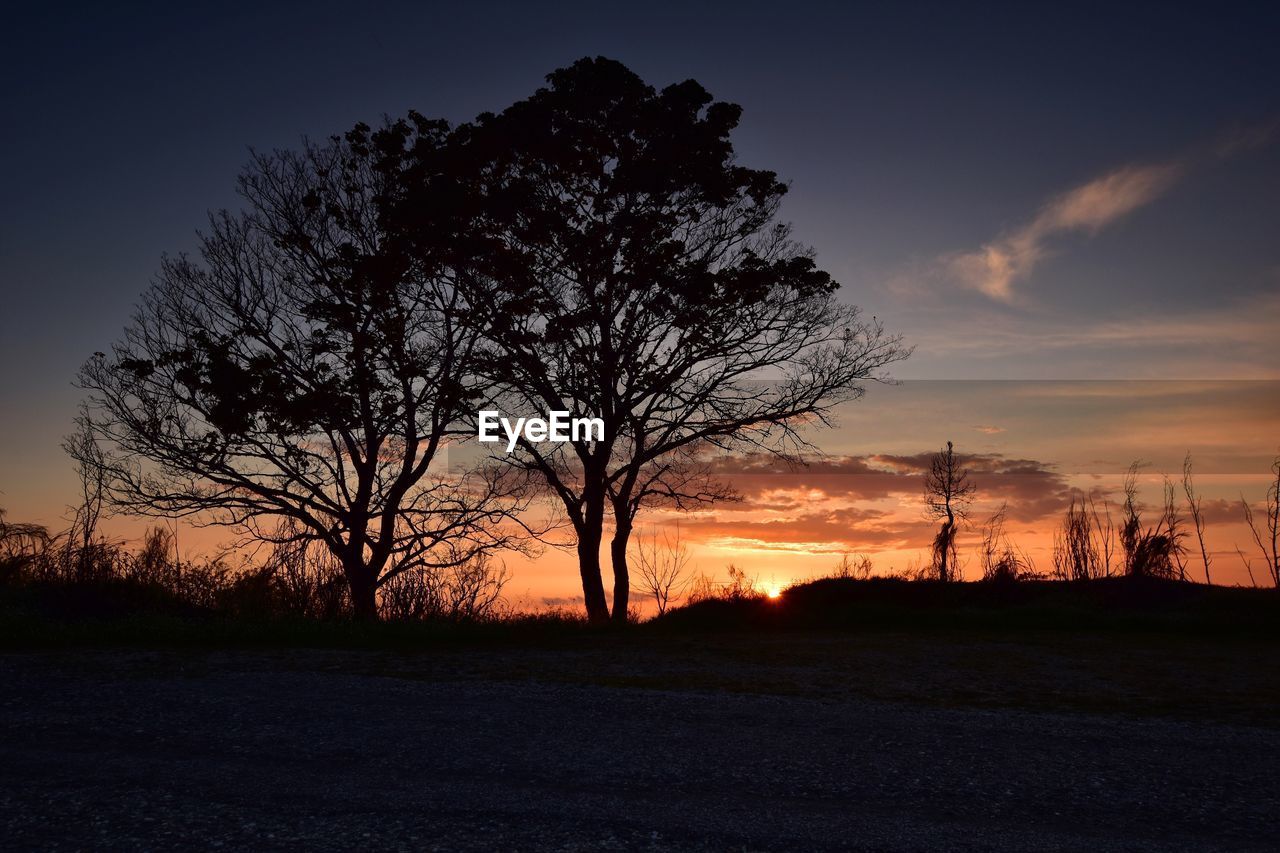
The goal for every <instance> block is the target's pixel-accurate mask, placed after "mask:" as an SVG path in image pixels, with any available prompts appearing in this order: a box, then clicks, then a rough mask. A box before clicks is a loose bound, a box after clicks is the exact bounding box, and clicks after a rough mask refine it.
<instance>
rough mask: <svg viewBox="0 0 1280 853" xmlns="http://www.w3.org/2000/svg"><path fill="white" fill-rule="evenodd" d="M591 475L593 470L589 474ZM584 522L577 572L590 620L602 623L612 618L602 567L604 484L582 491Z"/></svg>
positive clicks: (579, 540)
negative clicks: (579, 576)
mask: <svg viewBox="0 0 1280 853" xmlns="http://www.w3.org/2000/svg"><path fill="white" fill-rule="evenodd" d="M588 477H590V474H588ZM582 497H583V501H582V503H583V507H582V523H581V525H575V527H576V532H577V534H578V572H579V574H581V575H582V600H583V601H584V602H585V603H586V605H587V621H588V622H590V623H591V624H592V625H603V624H605V623H607V622H608V621H609V603H608V602H607V601H606V600H605V597H604V579H603V576H602V573H601V570H600V543H601V541H602V540H603V539H604V507H605V494H604V484H603V482H601V483H600V484H599V485H598V487H596V488H592V487H591V485H588V488H586V489H585V490H584V491H583V495H582Z"/></svg>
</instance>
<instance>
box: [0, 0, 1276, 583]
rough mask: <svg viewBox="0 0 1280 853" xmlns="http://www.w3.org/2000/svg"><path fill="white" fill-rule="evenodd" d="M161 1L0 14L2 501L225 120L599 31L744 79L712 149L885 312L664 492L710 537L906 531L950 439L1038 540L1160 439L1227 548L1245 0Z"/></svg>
mask: <svg viewBox="0 0 1280 853" xmlns="http://www.w3.org/2000/svg"><path fill="white" fill-rule="evenodd" d="M184 5H185V4H160V3H156V4H138V5H134V4H127V3H121V4H85V5H84V6H83V7H78V6H74V5H65V4H38V5H37V4H23V5H22V6H21V7H18V8H17V9H16V10H11V11H10V12H9V14H8V15H7V20H6V26H5V28H4V31H3V33H0V71H2V73H0V80H3V82H2V83H0V109H2V110H3V114H4V116H5V129H6V132H5V133H4V134H2V135H0V164H3V165H2V166H0V168H3V170H4V183H3V186H4V191H3V193H0V294H2V295H3V303H2V305H3V308H2V309H0V402H2V403H3V408H2V410H0V435H2V436H3V439H4V440H3V442H0V506H3V507H4V508H5V509H6V510H8V512H9V514H10V517H12V518H22V519H24V520H34V521H41V522H44V523H46V524H50V525H51V526H54V527H56V526H58V524H59V523H60V518H61V516H62V514H63V511H64V506H65V504H67V503H68V502H70V500H71V499H72V494H73V491H74V479H73V476H72V472H71V467H70V465H69V464H68V463H67V461H66V460H65V457H64V456H63V455H62V453H61V451H60V449H59V442H60V440H61V437H62V436H63V435H64V434H66V433H67V432H68V431H69V430H70V428H71V419H72V418H73V416H74V414H75V408H76V403H77V400H78V399H79V392H78V391H77V390H76V389H75V388H74V387H72V385H71V381H72V378H73V376H74V374H75V371H76V369H77V368H78V367H79V365H80V364H81V363H82V362H83V361H84V360H85V359H86V358H88V357H89V356H90V355H91V354H92V353H93V352H94V351H96V350H105V349H107V348H108V347H109V345H110V344H111V342H112V341H114V340H115V339H116V338H118V337H119V335H120V332H121V330H122V328H123V327H124V325H125V324H126V322H127V321H128V318H129V314H130V312H131V310H132V307H133V305H134V304H135V303H136V301H137V299H138V297H139V295H140V294H141V293H142V291H143V290H144V289H145V288H146V287H147V285H148V283H149V281H150V279H151V276H152V275H153V273H154V272H155V270H156V269H157V266H158V263H159V260H160V257H161V255H162V254H163V253H165V252H170V253H175V252H179V251H182V250H184V249H190V248H192V247H193V245H194V242H195V231H196V229H197V228H199V227H200V225H201V223H202V222H203V221H204V220H205V217H206V214H207V212H208V211H209V210H212V209H217V208H222V207H235V206H236V205H237V199H236V197H235V195H234V192H233V188H234V179H235V176H236V174H237V172H238V170H239V169H240V167H241V166H242V165H243V164H244V162H245V161H246V159H247V156H248V152H249V150H250V149H251V148H257V149H271V148H278V147H293V146H296V145H297V144H298V143H299V140H300V139H301V138H302V137H303V136H310V137H323V136H325V135H328V134H330V133H335V132H341V131H343V130H345V129H347V128H348V127H350V126H351V125H352V124H353V123H355V122H356V121H361V120H364V121H370V122H375V123H376V122H377V121H378V120H379V118H380V117H381V116H383V115H400V114H403V113H404V112H405V111H407V110H408V109H411V108H412V109H417V110H418V111H420V112H422V113H424V114H427V115H430V116H440V117H443V118H447V119H449V120H452V121H462V120H467V119H469V118H471V117H473V116H474V115H475V114H476V113H478V112H480V111H482V110H498V109H501V108H502V107H504V106H506V105H508V104H510V103H511V102H513V101H514V100H517V99H518V98H521V97H523V96H526V95H528V94H530V93H531V92H532V91H533V90H534V89H535V88H536V87H537V86H538V85H539V84H540V83H541V82H542V79H543V77H544V75H545V74H546V73H547V72H549V71H551V70H553V69H555V68H557V67H561V66H565V65H567V64H569V63H571V62H572V61H574V60H575V59H577V58H579V57H582V56H588V55H604V56H609V57H612V58H615V59H618V60H621V61H622V62H624V63H626V64H627V65H629V66H630V67H631V68H632V69H633V70H635V71H636V72H637V73H639V74H640V75H641V76H642V77H643V78H645V79H646V80H647V81H648V82H650V83H652V84H654V85H659V86H661V85H666V84H669V83H673V82H678V81H680V80H684V79H687V78H694V79H697V80H698V81H699V82H701V83H702V84H703V85H704V86H706V87H707V88H708V89H709V90H710V91H711V92H712V93H713V94H714V95H715V96H716V97H717V98H720V99H724V100H729V101H733V102H736V103H738V104H741V105H742V106H743V108H744V114H743V120H742V124H741V126H740V128H739V130H738V131H737V133H736V134H735V137H734V141H735V145H736V148H737V151H738V154H739V157H740V160H741V161H742V162H743V163H744V164H746V165H749V166H753V167H759V168H769V169H772V170H775V171H776V172H778V173H779V175H781V176H782V177H783V178H784V179H785V180H787V181H789V182H790V184H791V192H790V194H789V195H788V198H787V201H786V204H785V206H784V209H783V215H784V217H785V218H786V219H788V220H790V221H791V222H792V223H793V224H794V227H795V233H796V236H797V237H798V238H799V239H801V240H803V241H804V242H806V243H808V244H810V245H812V246H813V247H814V249H815V251H816V253H817V258H818V260H819V263H820V264H821V265H822V266H823V267H824V268H826V269H827V270H828V271H830V272H831V273H832V274H833V275H834V276H835V277H836V278H837V279H838V280H839V281H841V282H842V284H843V289H842V291H841V293H842V298H843V299H846V300H848V301H851V302H855V303H857V304H859V305H861V306H862V307H863V308H864V309H865V310H867V311H868V313H873V314H875V315H877V316H878V317H880V318H881V319H883V320H884V321H885V323H886V324H887V325H888V326H889V327H890V329H891V330H893V331H898V332H901V333H902V334H903V335H905V336H906V338H907V340H908V342H910V343H911V344H914V345H915V346H916V352H915V354H914V355H913V356H912V358H911V359H910V360H908V361H907V362H905V363H903V364H902V365H900V366H899V367H898V369H897V370H896V375H897V376H898V377H899V378H900V379H902V380H904V381H903V383H902V384H901V385H897V386H891V387H876V388H873V389H871V392H870V393H869V394H868V396H867V398H866V399H865V400H863V401H861V402H859V403H857V404H856V405H855V406H853V407H851V408H850V409H849V410H848V411H847V412H842V413H841V418H840V425H839V426H838V427H837V428H836V429H833V430H830V431H828V432H826V433H824V434H822V435H820V436H815V437H814V440H815V442H816V443H817V444H818V445H819V446H820V447H821V448H822V449H823V450H824V451H825V452H826V453H827V454H828V455H827V457H826V458H825V459H823V460H821V461H820V462H816V463H814V465H812V466H810V468H809V469H805V470H804V471H800V472H762V473H761V474H760V476H756V477H754V479H753V478H750V477H746V478H744V479H743V480H742V482H741V484H740V487H741V490H742V491H743V492H744V500H743V502H741V503H739V504H737V505H734V506H732V507H725V508H721V509H719V510H717V511H715V512H713V513H709V514H700V515H698V516H696V517H687V518H683V519H679V521H680V523H681V525H682V530H684V531H685V533H686V536H687V538H690V539H691V540H692V541H693V543H694V548H695V557H696V558H697V561H698V564H699V566H700V567H702V568H703V570H705V571H707V572H708V573H714V572H722V571H723V567H724V566H725V565H726V564H727V563H729V562H736V563H738V564H740V565H745V566H747V567H748V568H749V569H750V570H752V571H753V572H755V573H756V574H757V575H759V576H761V577H762V578H765V579H768V578H770V577H773V578H774V579H775V580H776V582H785V581H789V580H791V579H792V577H794V576H797V575H805V574H809V573H815V572H819V571H822V570H823V569H825V568H827V567H829V564H830V563H831V562H832V561H833V559H834V557H833V555H834V554H836V553H838V552H840V551H843V550H860V551H866V552H869V553H872V554H873V555H875V556H876V558H877V559H878V560H880V561H881V562H883V563H886V564H894V565H897V566H902V565H905V564H907V563H909V562H910V561H911V559H913V555H917V558H918V555H919V552H920V548H921V547H922V544H921V543H922V542H925V541H927V535H928V532H929V530H928V526H927V525H926V524H925V523H924V520H923V518H922V517H921V515H920V506H919V480H918V470H916V469H913V468H912V467H911V465H912V464H913V463H911V462H910V461H909V460H910V459H913V458H919V457H920V454H925V453H927V452H929V451H931V450H935V449H936V448H937V447H939V446H940V445H941V444H943V443H944V442H945V441H947V440H953V441H955V442H956V444H957V447H958V448H959V449H960V450H961V451H962V452H964V453H968V454H970V455H971V456H972V458H973V463H974V465H975V466H976V467H978V468H982V469H983V470H986V471H987V472H988V473H987V474H986V475H984V476H986V477H987V478H988V480H990V481H991V482H990V484H989V487H988V489H987V492H988V494H987V495H986V498H987V504H990V503H991V502H994V501H995V500H996V499H997V498H999V497H1002V496H1007V497H1009V498H1010V500H1016V501H1020V502H1024V503H1025V506H1023V505H1022V504H1021V503H1020V504H1019V509H1018V511H1017V512H1016V513H1014V516H1015V518H1016V519H1017V525H1018V526H1019V530H1020V531H1021V533H1022V535H1024V536H1026V537H1029V541H1031V542H1033V543H1038V544H1037V545H1036V547H1040V546H1044V545H1045V543H1046V542H1047V541H1048V539H1047V538H1046V537H1047V536H1048V535H1049V534H1048V531H1049V530H1051V528H1052V525H1053V524H1054V523H1055V520H1056V518H1057V517H1058V515H1060V513H1061V510H1062V508H1063V506H1064V504H1063V501H1064V500H1065V499H1066V498H1067V497H1069V495H1070V492H1071V489H1074V488H1086V489H1087V488H1092V486H1091V485H1090V484H1091V483H1103V484H1104V488H1110V487H1112V486H1114V481H1115V479H1116V478H1117V477H1118V476H1119V475H1120V474H1122V473H1123V471H1124V470H1125V468H1127V466H1128V464H1129V462H1130V461H1132V460H1133V459H1138V458H1142V459H1146V460H1148V461H1150V462H1151V463H1152V464H1151V466H1150V467H1149V468H1147V469H1145V470H1146V472H1147V480H1146V481H1144V483H1145V487H1146V488H1147V489H1148V490H1150V492H1151V495H1152V496H1153V498H1152V499H1154V495H1155V493H1156V492H1157V491H1158V489H1159V485H1160V480H1159V476H1160V473H1161V472H1164V473H1170V474H1177V473H1178V472H1179V471H1180V468H1181V461H1182V457H1183V455H1184V454H1185V453H1186V452H1187V451H1191V452H1192V454H1193V457H1194V458H1195V460H1196V465H1197V469H1196V470H1197V471H1198V472H1200V473H1199V481H1200V482H1201V483H1203V486H1204V488H1205V490H1206V492H1207V493H1208V494H1209V496H1210V498H1211V499H1212V500H1213V501H1219V502H1222V505H1221V507H1220V509H1221V518H1220V519H1219V520H1218V522H1217V524H1216V525H1215V526H1214V528H1213V529H1214V532H1215V535H1216V542H1217V547H1218V549H1219V550H1220V551H1221V555H1220V571H1221V572H1222V573H1223V575H1222V576H1223V577H1224V578H1226V579H1228V580H1230V581H1232V582H1241V581H1243V580H1244V579H1245V575H1244V568H1243V565H1242V564H1241V562H1240V560H1239V559H1238V558H1235V557H1234V556H1232V566H1233V568H1229V567H1227V566H1226V563H1227V562H1228V557H1229V556H1231V555H1233V554H1234V551H1233V550H1232V548H1233V545H1234V544H1235V541H1236V540H1239V541H1240V544H1244V542H1245V541H1247V540H1246V539H1245V538H1243V537H1244V536H1245V535H1246V534H1245V533H1244V532H1243V529H1242V528H1241V527H1240V526H1239V525H1238V523H1236V522H1233V521H1231V519H1232V518H1234V517H1235V516H1234V515H1233V514H1232V513H1231V512H1230V511H1229V508H1228V505H1227V502H1229V501H1231V500H1236V501H1237V502H1238V500H1239V496H1240V494H1241V493H1244V494H1245V495H1247V499H1249V500H1253V501H1257V500H1260V499H1261V495H1262V489H1263V488H1264V487H1263V485H1262V483H1263V479H1264V477H1265V474H1266V471H1267V466H1268V465H1269V462H1270V459H1271V458H1272V457H1273V456H1274V455H1275V454H1276V453H1277V452H1278V451H1280V403H1277V401H1278V400H1280V394H1277V393H1275V392H1276V391H1277V390H1280V384H1277V383H1278V382H1280V358H1278V357H1277V355H1276V350H1277V347H1276V343H1275V340H1276V338H1277V330H1278V329H1280V239H1277V237H1280V234H1278V233H1277V231H1278V229H1280V226H1278V225H1277V223H1280V58H1278V57H1280V54H1278V53H1277V51H1276V50H1275V42H1276V36H1277V34H1280V12H1277V10H1276V9H1275V7H1271V8H1267V5H1268V4H1248V5H1240V6H1232V5H1230V4H1221V3H1217V4H1212V5H1210V4H1204V5H1201V6H1199V7H1196V6H1194V5H1191V4H1145V5H1144V4H1126V8H1125V9H1123V10H1117V9H1114V8H1110V7H1109V6H1108V5H1104V4H1099V5H1096V6H1092V7H1091V6H1088V5H1076V4H1073V5H1072V6H1070V7H1069V8H1068V7H1066V6H1062V7H1053V8H1047V7H1045V8H1036V7H1035V6H1036V4H1013V5H1007V6H1004V5H998V4H985V5H983V6H982V7H977V6H969V7H962V6H961V4H951V3H947V4H941V3H939V4H912V3H901V4H878V5H875V6H870V5H867V6H862V5H858V4H843V3H841V4H834V3H833V4H814V3H803V2H792V3H786V4H777V3H769V4H761V3H750V2H740V3H732V4H713V3H706V4H690V3H676V4H665V3H661V2H648V3H644V4H629V5H620V4H602V3H590V4H586V3H584V4H554V5H552V4H517V3H510V4H506V3H468V4H429V3H414V4H379V3H368V4H358V5H357V4H350V5H343V4H326V3H307V4H244V5H237V4H231V3H228V4H219V5H218V6H217V7H190V6H188V7H185V8H183V7H184ZM891 457H893V458H895V459H897V461H892V460H891V459H890V458H891ZM877 460H878V461H877ZM886 460H889V461H886ZM1015 462H1021V463H1025V464H1020V465H1019V464H1014V463H1015ZM841 465H844V466H845V467H844V468H840V466H841ZM833 466H834V468H835V470H836V471H837V472H838V473H836V474H832V475H830V476H827V475H825V474H824V473H823V472H824V471H826V469H829V468H832V467H833ZM859 466H861V467H859ZM864 468H870V469H871V470H873V471H874V472H878V473H872V474H868V473H858V472H862V471H863V469H864ZM881 469H885V470H881ZM1006 469H1007V470H1006ZM886 470H887V471H889V472H890V474H891V475H892V476H890V474H886V473H885V471H886ZM1014 471H1016V472H1017V473H1011V472H1014ZM839 472H843V473H839ZM1001 472H1004V473H1001ZM841 477H843V478H845V479H846V480H848V479H850V478H852V479H853V480H854V481H855V482H862V480H861V479H860V478H864V477H865V478H868V480H876V479H885V478H886V477H890V482H891V483H892V487H887V488H883V489H880V490H879V491H876V490H870V492H869V493H863V491H862V490H859V489H856V488H839V487H836V486H834V485H832V482H833V479H834V480H839V479H840V478H841ZM892 477H896V478H897V479H896V480H894V479H892ZM912 477H915V478H916V479H914V480H913V479H912ZM1000 477H1003V478H1004V479H1003V480H1000V479H998V478H1000ZM992 478H997V479H992ZM1012 478H1023V479H1018V480H1014V479H1012ZM1032 481H1034V485H1031V486H1028V485H1027V483H1031V482H1032ZM764 482H769V483H775V485H773V486H768V487H766V486H765V485H762V483H764ZM1000 483H1003V484H1004V485H1000ZM1012 483H1019V484H1022V485H1020V486H1016V487H1015V486H1014V485H1011V484H1012ZM778 484H781V485H778ZM824 484H825V485H824ZM1214 505H1215V506H1218V504H1216V503H1215V504H1214ZM989 508H990V507H989V506H987V505H985V504H984V511H986V510H989ZM676 521H677V519H674V518H670V517H668V516H667V515H664V514H655V515H654V516H652V518H651V520H650V523H651V524H652V525H655V526H662V525H668V524H673V523H675V522H676ZM117 523H118V524H119V525H121V527H120V529H122V530H124V529H130V528H128V524H129V522H127V521H124V520H120V521H118V522H117ZM1233 525H1234V526H1233ZM970 535H971V534H970ZM1042 550H1043V549H1042ZM780 555H781V556H780ZM784 567H785V568H784ZM516 569H517V572H516V582H515V587H518V588H519V591H520V593H521V594H522V595H526V596H527V597H528V598H530V599H531V600H541V599H548V600H553V599H559V598H561V597H572V595H573V594H574V592H575V582H576V578H575V572H574V571H573V569H572V568H571V566H570V563H569V560H568V557H567V556H566V555H562V554H559V553H558V552H554V551H552V552H550V553H549V554H548V555H546V556H544V557H543V558H542V559H541V560H539V561H538V562H537V563H534V564H528V565H525V564H523V563H521V564H519V565H517V566H516Z"/></svg>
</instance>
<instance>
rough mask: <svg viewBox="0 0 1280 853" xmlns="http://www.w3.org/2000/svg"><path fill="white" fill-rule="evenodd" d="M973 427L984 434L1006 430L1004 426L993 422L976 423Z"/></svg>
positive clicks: (997, 433) (994, 433) (996, 433)
mask: <svg viewBox="0 0 1280 853" xmlns="http://www.w3.org/2000/svg"><path fill="white" fill-rule="evenodd" d="M973 428H974V430H976V431H977V432H980V433H982V434H983V435H999V434H1000V433H1002V432H1004V431H1005V429H1004V427H998V426H992V425H991V424H975V425H974V427H973Z"/></svg>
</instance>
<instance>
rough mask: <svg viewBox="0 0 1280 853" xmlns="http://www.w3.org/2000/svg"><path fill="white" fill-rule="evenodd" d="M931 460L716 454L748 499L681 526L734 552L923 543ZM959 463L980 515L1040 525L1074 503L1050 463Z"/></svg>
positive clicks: (995, 458) (998, 458) (970, 457)
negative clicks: (1003, 512) (795, 461)
mask: <svg viewBox="0 0 1280 853" xmlns="http://www.w3.org/2000/svg"><path fill="white" fill-rule="evenodd" d="M932 457H933V452H932V451H926V452H922V453H917V454H910V455H890V454H874V455H849V456H828V457H820V458H815V459H812V460H809V462H808V464H806V465H801V466H791V465H788V464H787V463H786V462H784V461H782V460H780V459H778V458H777V457H774V456H771V455H769V454H749V455H746V456H737V457H732V458H726V459H722V460H718V461H717V463H716V464H715V465H714V466H713V467H715V468H716V469H717V470H716V475H717V476H718V477H719V478H721V479H723V480H724V481H726V482H727V483H728V484H729V485H731V486H733V487H734V489H735V490H736V491H737V492H738V493H739V494H740V495H741V496H742V502H741V503H737V504H732V505H725V506H719V507H715V508H714V509H711V510H709V511H707V512H705V513H703V514H700V515H698V516H695V517H689V516H684V517H682V518H681V519H680V520H679V521H678V523H679V524H680V527H681V530H682V531H684V533H686V534H687V535H688V536H689V537H690V539H691V540H693V541H699V542H703V543H705V544H708V545H711V546H715V547H727V548H734V549H746V550H757V551H786V552H795V553H809V554H837V553H841V552H844V551H849V550H856V549H866V550H873V551H876V550H884V549H895V548H916V547H926V546H927V545H928V543H929V542H930V541H931V539H932V536H933V534H934V532H936V525H935V524H934V523H933V522H932V521H929V520H928V519H926V518H925V517H924V513H923V512H922V508H923V507H922V497H921V495H922V489H923V484H924V472H925V471H927V470H928V467H929V462H930V460H931V459H932ZM963 460H964V465H965V467H966V468H967V469H968V470H969V472H970V477H971V478H972V480H973V482H974V483H975V485H976V486H977V487H978V494H979V498H980V500H981V502H982V506H981V507H975V513H977V514H978V515H981V514H983V513H985V512H986V511H987V506H988V505H990V507H992V508H993V507H995V506H999V505H1000V504H1001V503H1006V504H1007V506H1008V513H1009V518H1010V519H1011V520H1016V521H1019V522H1032V521H1039V520H1041V519H1044V518H1047V517H1050V516H1054V515H1057V514H1058V513H1061V512H1062V510H1063V509H1065V508H1066V506H1067V504H1068V503H1069V501H1070V495H1071V490H1070V486H1069V484H1068V481H1067V478H1066V477H1065V476H1064V475H1062V474H1061V473H1059V472H1057V471H1056V470H1054V469H1053V468H1052V467H1051V466H1049V465H1047V464H1045V463H1042V462H1039V461H1036V460H1033V459H1017V458H1007V457H1004V456H1002V455H1000V454H996V453H983V454H966V455H964V456H963Z"/></svg>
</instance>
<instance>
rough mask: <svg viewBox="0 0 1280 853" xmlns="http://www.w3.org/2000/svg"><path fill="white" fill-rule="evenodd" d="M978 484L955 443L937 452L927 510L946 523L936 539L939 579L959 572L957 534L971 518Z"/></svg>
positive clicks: (931, 465) (930, 472) (929, 474)
mask: <svg viewBox="0 0 1280 853" xmlns="http://www.w3.org/2000/svg"><path fill="white" fill-rule="evenodd" d="M975 491H977V486H976V485H975V484H974V483H973V482H972V481H971V480H970V479H969V471H968V469H966V468H964V467H963V465H962V463H961V460H960V458H959V457H958V456H956V452H955V448H954V447H953V446H952V444H951V442H949V441H948V442H947V446H946V447H945V448H943V449H942V450H940V451H938V452H937V453H935V454H934V456H933V458H932V459H931V460H930V462H929V470H928V472H926V474H925V479H924V501H925V513H926V514H927V515H928V516H929V518H932V519H934V520H940V521H941V522H942V526H941V527H940V528H939V529H938V535H937V536H935V537H934V539H933V564H934V568H935V569H936V571H937V573H938V580H941V581H950V580H953V579H954V575H955V571H956V534H957V533H958V532H959V522H960V521H962V520H964V519H965V518H967V517H968V512H969V505H970V504H972V503H973V495H974V492H975Z"/></svg>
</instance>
